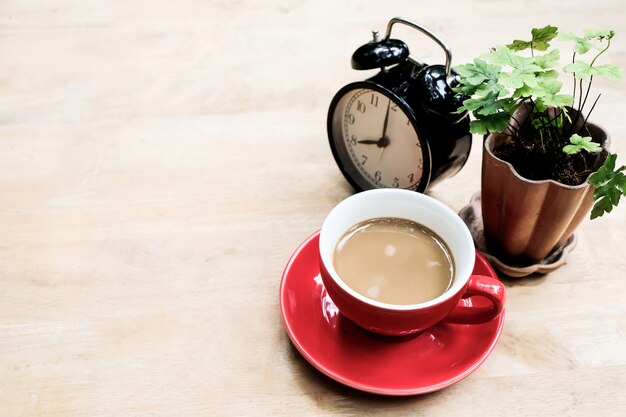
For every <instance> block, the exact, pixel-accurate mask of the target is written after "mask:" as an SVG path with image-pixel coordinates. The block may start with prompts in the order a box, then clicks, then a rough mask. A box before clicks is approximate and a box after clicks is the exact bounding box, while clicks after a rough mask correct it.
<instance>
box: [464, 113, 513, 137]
mask: <svg viewBox="0 0 626 417" xmlns="http://www.w3.org/2000/svg"><path fill="white" fill-rule="evenodd" d="M509 120H511V114H510V113H508V112H505V111H503V112H500V113H496V114H492V115H489V116H481V115H476V120H472V121H471V122H470V132H471V133H473V134H477V135H486V134H487V133H489V132H504V130H505V129H506V128H507V126H508V125H509Z"/></svg>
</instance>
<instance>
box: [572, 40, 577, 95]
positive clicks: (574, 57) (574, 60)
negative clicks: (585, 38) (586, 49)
mask: <svg viewBox="0 0 626 417" xmlns="http://www.w3.org/2000/svg"><path fill="white" fill-rule="evenodd" d="M574 62H576V52H574V55H572V64H573V63H574ZM572 79H573V80H574V88H573V90H572V103H574V102H575V101H576V77H575V76H574V74H572Z"/></svg>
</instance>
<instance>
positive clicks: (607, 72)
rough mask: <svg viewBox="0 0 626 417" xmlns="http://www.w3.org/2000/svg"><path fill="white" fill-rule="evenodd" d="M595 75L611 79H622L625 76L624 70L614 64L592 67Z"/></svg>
mask: <svg viewBox="0 0 626 417" xmlns="http://www.w3.org/2000/svg"><path fill="white" fill-rule="evenodd" d="M591 70H592V72H593V75H594V77H595V76H597V77H603V78H609V79H611V80H621V79H622V78H624V70H623V69H622V68H621V67H618V66H617V65H613V64H605V65H597V66H594V67H591Z"/></svg>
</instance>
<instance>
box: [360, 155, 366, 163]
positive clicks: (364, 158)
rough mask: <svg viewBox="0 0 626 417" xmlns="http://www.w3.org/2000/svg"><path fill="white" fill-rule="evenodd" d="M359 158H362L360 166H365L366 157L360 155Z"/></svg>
mask: <svg viewBox="0 0 626 417" xmlns="http://www.w3.org/2000/svg"><path fill="white" fill-rule="evenodd" d="M361 158H363V161H361V165H365V163H366V162H367V156H365V155H361Z"/></svg>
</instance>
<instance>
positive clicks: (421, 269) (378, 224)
mask: <svg viewBox="0 0 626 417" xmlns="http://www.w3.org/2000/svg"><path fill="white" fill-rule="evenodd" d="M333 266H334V268H335V271H337V273H338V274H339V276H340V277H341V279H342V280H343V281H344V282H345V283H346V284H347V285H348V286H349V287H350V288H352V289H353V290H355V291H356V292H358V293H359V294H361V295H363V296H365V297H368V298H371V299H372V300H376V301H381V302H383V303H388V304H399V305H407V304H418V303H422V302H425V301H429V300H432V299H434V298H437V297H438V296H440V295H441V294H443V293H444V292H446V291H447V290H448V289H449V288H450V286H451V285H452V282H453V280H454V274H455V271H454V259H453V258H452V254H451V253H450V249H449V248H448V245H447V244H446V243H445V242H444V241H443V239H442V238H441V237H440V236H439V235H437V233H435V232H434V231H432V230H431V229H429V228H428V227H426V226H424V225H422V224H419V223H417V222H415V221H413V220H409V219H403V218H399V217H378V218H374V219H368V220H365V221H362V222H359V223H357V224H356V225H354V226H352V227H351V228H350V229H348V230H347V231H346V232H345V233H344V234H343V236H342V237H341V238H340V239H339V241H338V242H337V245H336V246H335V250H334V253H333Z"/></svg>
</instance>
